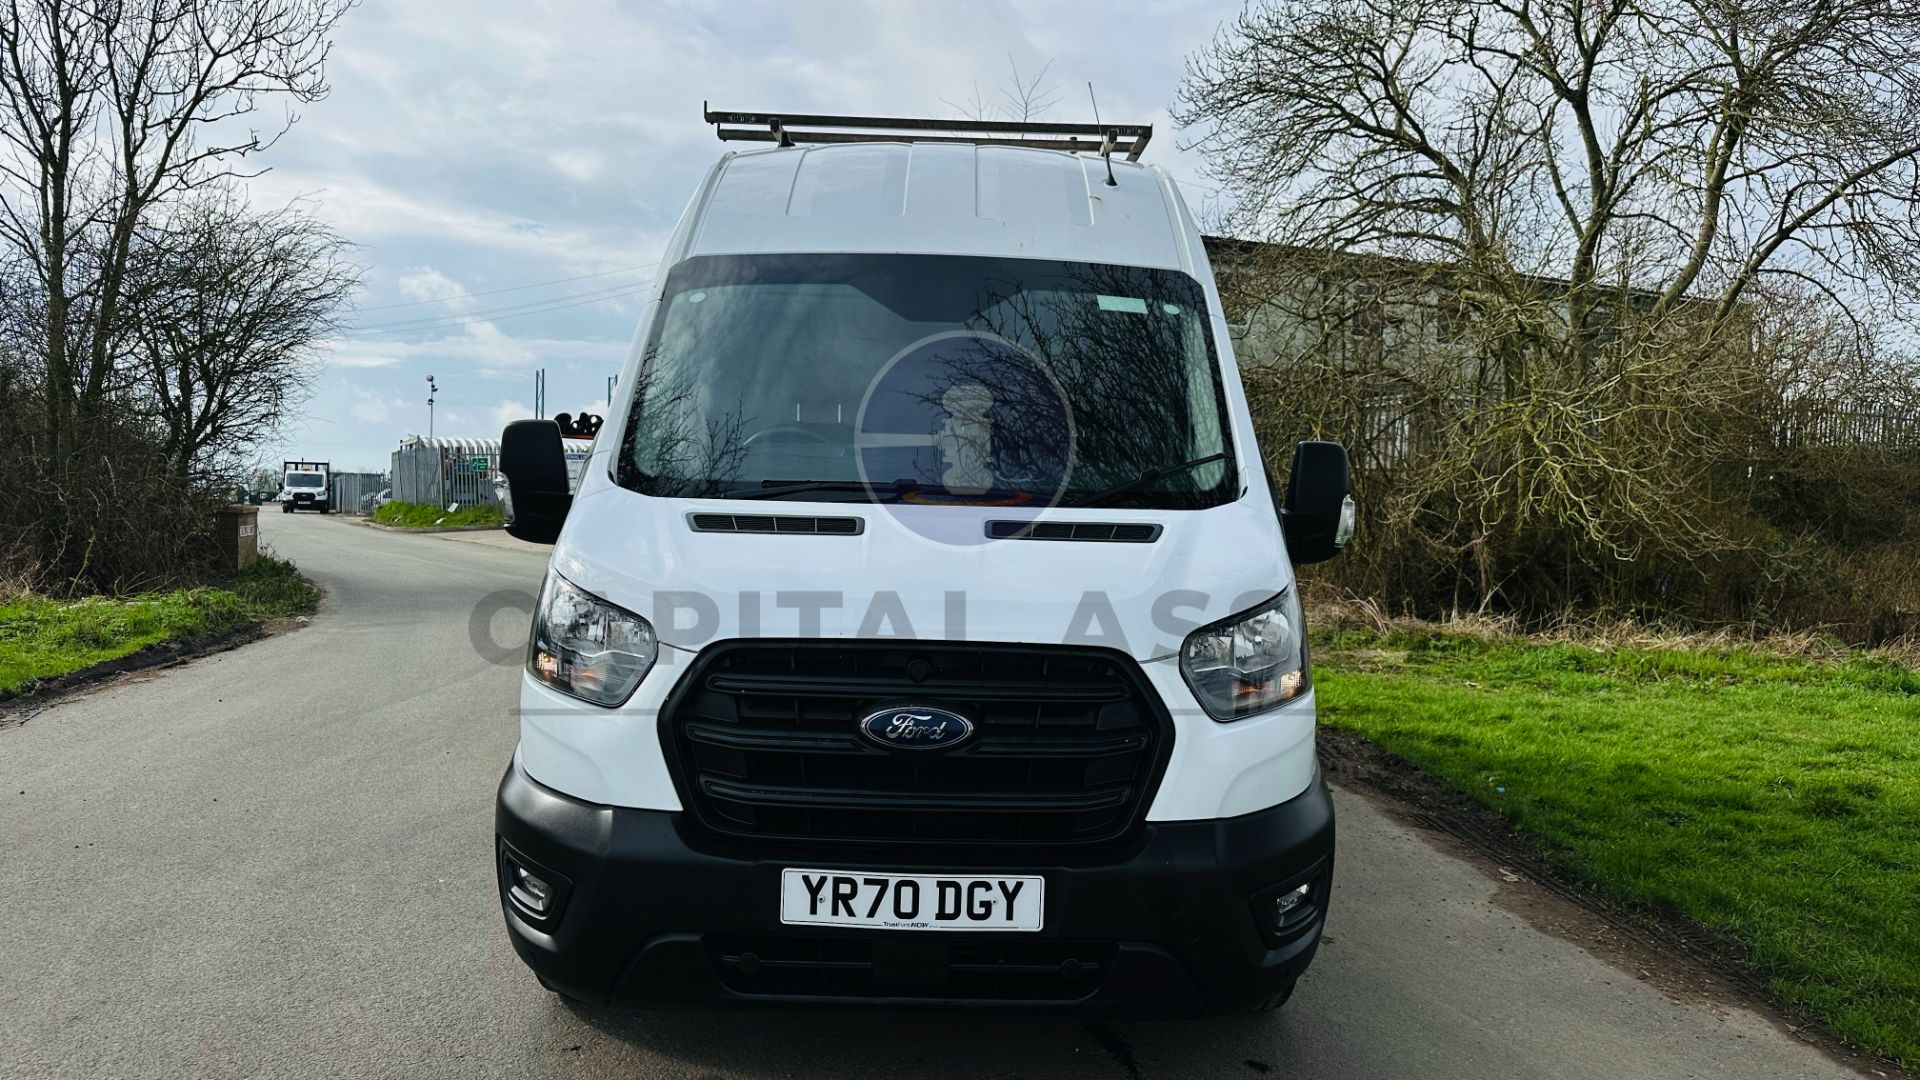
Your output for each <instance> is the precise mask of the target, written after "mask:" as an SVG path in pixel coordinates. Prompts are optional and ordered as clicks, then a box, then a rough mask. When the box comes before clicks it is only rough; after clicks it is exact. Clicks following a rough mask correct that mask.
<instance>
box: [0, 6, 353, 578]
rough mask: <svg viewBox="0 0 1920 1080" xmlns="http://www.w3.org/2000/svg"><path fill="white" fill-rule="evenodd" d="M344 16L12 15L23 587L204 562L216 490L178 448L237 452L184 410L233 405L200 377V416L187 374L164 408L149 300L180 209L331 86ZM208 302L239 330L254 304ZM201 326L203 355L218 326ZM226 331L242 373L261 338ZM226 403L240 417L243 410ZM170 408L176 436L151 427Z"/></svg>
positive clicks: (2, 342)
mask: <svg viewBox="0 0 1920 1080" xmlns="http://www.w3.org/2000/svg"><path fill="white" fill-rule="evenodd" d="M351 3H352V0H0V278H4V281H5V286H6V291H7V293H8V296H7V297H6V299H5V302H4V303H0V351H5V352H7V353H10V354H11V355H10V357H9V361H8V367H9V371H10V372H11V374H9V376H8V378H9V380H10V383H9V386H8V387H6V388H5V389H6V391H7V392H6V393H4V394H0V428H4V429H5V437H4V439H0V442H4V444H5V449H6V450H7V451H8V456H7V460H8V461H9V468H8V469H7V470H5V472H4V473H3V474H0V558H8V559H10V560H11V561H13V562H15V563H17V564H19V566H21V567H24V570H22V571H21V573H22V575H24V576H25V577H28V578H34V579H38V580H39V581H41V582H43V583H48V584H57V585H58V586H59V587H62V588H67V587H92V588H102V589H116V588H128V587H147V586H151V585H152V584H154V583H157V582H164V581H181V580H193V579H194V578H195V577H196V576H197V575H200V574H202V573H204V572H205V571H206V569H207V568H208V567H209V566H210V565H211V557H210V553H211V551H212V545H211V542H210V540H209V538H208V536H207V530H208V526H209V525H210V522H211V513H210V511H211V508H212V505H213V503H214V501H215V500H216V499H217V498H218V497H220V496H221V493H220V492H218V491H216V490H213V488H212V487H211V486H210V485H208V484H206V483H204V482H198V481H192V479H191V478H188V477H183V476H182V475H181V473H182V470H180V469H179V468H177V467H176V466H177V461H178V460H179V456H178V455H179V446H180V445H190V444H196V443H197V444H198V446H199V448H200V449H199V450H197V451H196V450H192V449H189V450H187V451H186V455H187V457H188V458H191V457H192V456H193V455H194V454H195V453H201V454H204V453H206V452H207V451H208V450H209V449H210V448H213V447H216V446H219V445H220V440H221V439H222V438H223V437H227V436H226V435H223V434H222V433H220V432H217V431H215V430H214V429H222V430H226V429H225V428H224V425H225V420H223V419H216V420H213V421H211V422H195V421H193V420H191V419H190V416H191V414H192V413H193V412H195V411H197V410H199V409H200V408H201V407H202V406H204V405H205V404H207V403H210V402H214V401H217V400H220V399H221V396H222V394H223V393H228V391H223V390H222V389H221V388H219V387H217V386H212V385H207V384H205V383H199V384H196V385H193V386H192V387H191V390H192V393H191V400H190V401H187V400H184V399H182V398H181V396H180V395H179V394H178V393H177V388H178V387H179V385H180V384H179V383H178V381H177V380H175V381H170V382H168V383H167V384H166V389H165V393H164V394H163V393H162V389H163V388H162V385H161V384H160V383H158V382H156V380H154V379H152V378H150V377H149V376H150V374H151V373H152V371H153V365H152V364H151V363H150V362H149V361H152V360H153V359H154V358H155V357H156V355H158V354H157V353H156V350H155V346H156V345H157V344H158V343H159V341H160V335H161V334H162V332H163V331H167V330H168V329H169V328H165V327H160V326H153V325H147V324H144V323H143V322H142V320H141V315H142V312H140V311H138V310H137V308H136V304H135V301H136V297H137V296H138V294H140V292H141V290H142V289H145V288H147V287H149V286H151V285H153V284H154V281H155V279H152V278H151V277H149V276H145V271H147V270H152V269H155V268H156V267H158V266H159V265H161V264H162V262H163V260H160V259H158V258H157V256H156V252H158V251H161V250H164V245H162V246H161V247H155V246H154V245H155V244H156V238H159V237H162V236H164V235H165V234H166V233H167V230H168V229H169V227H170V226H173V225H177V224H179V223H181V222H183V221H185V220H186V218H185V217H183V216H180V215H181V211H182V207H184V206H185V205H187V204H188V203H189V202H190V201H191V200H192V198H193V197H194V195H195V193H196V192H201V191H205V190H211V189H214V188H217V187H219V186H220V185H222V184H223V183H225V182H227V181H230V180H233V179H235V178H238V177H242V176H245V175H250V174H251V173H252V172H255V171H257V169H256V167H255V166H254V165H253V158H254V156H255V155H256V154H258V153H259V152H260V151H262V150H265V149H267V148H268V147H270V146H271V145H272V144H273V143H274V142H275V141H276V140H277V139H278V138H279V137H280V136H281V135H282V134H284V133H285V132H286V131H287V130H288V128H289V127H290V126H291V125H292V124H293V123H294V121H295V119H296V117H295V115H294V113H293V111H292V110H293V109H294V107H296V106H297V105H299V104H300V103H304V102H309V101H314V100H317V99H319V98H320V97H322V96H323V95H324V94H325V93H326V91H327V84H326V81H325V77H324V67H325V62H326V58H327V52H328V47H329V38H330V35H331V33H332V31H333V28H334V26H335V25H336V23H337V22H338V20H339V19H340V18H341V17H342V15H343V14H344V12H345V10H346V9H347V8H348V7H350V6H351ZM280 225H281V227H282V228H283V229H286V230H288V231H284V232H282V234H281V239H282V240H284V241H288V242H291V243H293V244H294V246H295V247H298V246H299V244H300V243H302V242H304V243H306V244H307V247H306V250H305V251H304V252H302V253H301V254H302V255H303V256H304V255H313V254H325V252H324V251H322V250H321V249H322V248H324V247H325V244H324V241H322V240H320V239H319V237H318V236H317V235H316V234H311V233H308V234H305V236H306V240H305V241H300V240H299V239H298V237H299V236H300V235H301V234H300V230H299V229H297V228H293V227H292V223H290V222H285V221H283V222H281V223H280ZM269 231H270V232H271V229H269ZM258 238H259V235H258V234H256V235H255V239H258ZM236 242H238V241H236ZM228 254H231V252H228ZM176 269H177V267H176ZM317 273H318V274H319V279H318V280H320V281H325V280H327V279H328V275H329V274H330V273H331V271H330V270H327V269H324V268H323V269H321V270H319V271H317ZM313 282H314V279H309V280H308V284H309V285H312V284H313ZM203 284H208V283H205V282H203ZM321 288H322V291H325V288H326V286H324V285H323V286H322V287H321ZM158 295H159V294H158V293H156V294H155V297H157V296H158ZM173 295H174V298H175V300H176V301H178V300H179V297H180V295H181V294H180V293H178V292H175V293H174V294H173ZM149 299H154V297H149ZM202 300H203V302H204V303H205V304H206V305H207V307H206V310H207V311H208V312H209V313H211V312H213V311H215V310H217V309H218V308H220V307H221V306H223V305H224V306H225V307H226V309H227V314H229V315H231V316H233V317H235V318H242V317H243V316H244V315H245V313H246V312H245V310H244V309H246V308H247V306H248V305H247V304H246V303H237V302H236V301H235V299H234V298H233V297H232V296H231V295H228V296H227V297H225V298H222V297H219V296H217V295H209V296H207V297H204V298H202ZM156 302H157V301H156ZM146 314H149V315H151V314H153V312H151V311H149V312H147V313H146ZM254 314H258V312H257V311H255V312H254ZM319 325H324V322H322V323H321V324H319ZM283 329H284V327H283ZM192 332H193V333H196V334H198V335H200V336H201V338H202V341H201V342H200V344H201V345H203V346H204V345H205V344H206V343H207V340H208V339H209V335H212V334H214V333H215V332H216V331H215V328H214V327H213V326H212V325H211V323H210V322H209V323H207V324H205V325H203V326H201V327H199V328H198V329H197V330H194V331H192ZM218 332H219V333H222V334H225V335H228V336H229V341H228V343H227V344H228V346H229V348H228V351H227V352H226V356H227V357H228V358H229V359H233V358H234V356H235V355H236V354H235V353H234V352H233V351H232V349H231V346H234V345H236V344H237V343H239V342H242V341H246V342H249V343H250V344H249V346H248V347H249V348H254V349H258V348H260V347H261V337H260V334H261V332H262V331H261V330H260V329H259V328H255V329H253V330H249V329H248V328H247V327H246V326H244V325H240V324H236V325H232V326H228V327H226V328H224V329H222V330H219V331H218ZM299 351H300V347H299V346H294V347H291V348H290V349H289V350H287V351H284V352H283V353H282V355H283V356H286V357H291V356H294V355H297V354H298V352H299ZM177 359H179V358H176V360H177ZM185 371H186V368H184V367H181V366H180V365H178V363H176V366H175V368H174V369H172V372H171V373H172V374H174V375H179V374H181V373H183V372H185ZM205 377H206V373H205V372H204V370H202V371H194V372H192V373H190V375H189V381H190V382H191V381H192V380H196V379H204V378H205ZM291 389H292V393H293V395H294V396H296V397H297V395H298V384H297V382H296V384H295V385H294V387H292V388H291ZM169 399H171V403H170V402H169ZM225 407H226V408H228V409H229V415H237V414H233V413H232V412H231V410H232V409H233V408H235V405H234V399H233V398H231V397H228V398H227V399H226V406H225ZM170 411H171V412H174V413H177V414H178V416H177V417H176V419H180V420H181V421H182V423H181V427H180V429H179V431H178V432H177V433H176V434H177V436H178V437H177V438H176V437H175V435H170V434H168V433H167V432H166V430H165V429H166V428H167V426H168V425H167V424H166V423H159V424H157V425H156V418H157V417H166V416H167V414H168V413H169V412H170ZM242 426H247V425H245V424H243V425H242ZM156 427H158V428H159V429H160V430H159V431H156ZM196 428H197V429H199V430H197V431H196V430H195V429H196ZM16 462H17V463H18V467H15V465H14V463H16ZM190 481H191V482H190ZM19 553H25V554H19ZM5 569H7V568H4V567H0V571H4V570H5Z"/></svg>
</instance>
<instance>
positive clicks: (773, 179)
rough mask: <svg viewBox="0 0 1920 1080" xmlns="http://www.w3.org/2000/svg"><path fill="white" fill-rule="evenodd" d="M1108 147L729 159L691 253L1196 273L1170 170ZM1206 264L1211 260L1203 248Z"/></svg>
mask: <svg viewBox="0 0 1920 1080" xmlns="http://www.w3.org/2000/svg"><path fill="white" fill-rule="evenodd" d="M1112 165H1113V175H1114V179H1115V181H1116V184H1115V185H1114V186H1108V185H1107V182H1106V178H1107V173H1106V164H1105V163H1103V162H1102V160H1101V158H1100V156H1099V155H1098V154H1074V153H1068V152H1065V151H1057V150H1035V149H1028V148H1024V147H1012V146H975V145H968V144H954V143H916V142H861V143H849V144H830V145H824V146H800V147H784V148H772V149H767V150H755V151H748V152H745V153H737V154H729V155H727V156H726V157H723V158H722V159H721V160H720V162H719V164H718V165H716V166H715V167H714V173H713V175H712V176H711V177H710V179H709V181H708V185H707V189H706V191H705V195H704V201H703V205H702V206H701V207H700V210H699V213H698V217H697V222H696V225H695V227H694V229H693V232H692V235H691V236H690V238H689V243H688V248H687V251H686V254H687V255H690V256H692V255H714V254H734V255H737V254H758V253H794V252H915V253H931V254H953V255H989V256H1015V257H1022V258H1036V259H1060V260H1072V261H1079V262H1099V263H1114V264H1119V265H1126V266H1153V267H1165V268H1170V269H1178V270H1185V271H1187V272H1189V273H1192V272H1194V259H1195V255H1194V253H1193V251H1192V250H1191V246H1190V238H1189V236H1188V235H1187V234H1188V233H1189V232H1191V231H1192V226H1191V225H1190V224H1187V222H1188V220H1189V219H1188V218H1187V215H1186V212H1185V207H1184V206H1183V205H1182V204H1181V203H1180V201H1179V196H1178V194H1177V193H1176V191H1175V190H1174V187H1173V184H1172V182H1171V181H1170V180H1169V179H1168V177H1167V175H1166V173H1165V172H1164V171H1163V170H1161V169H1159V168H1156V167H1154V166H1150V165H1141V164H1139V163H1136V162H1130V161H1122V160H1117V159H1116V160H1114V161H1113V162H1112ZM1201 257H1202V258H1203V257H1204V256H1201Z"/></svg>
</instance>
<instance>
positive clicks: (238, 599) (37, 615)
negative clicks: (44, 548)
mask: <svg viewBox="0 0 1920 1080" xmlns="http://www.w3.org/2000/svg"><path fill="white" fill-rule="evenodd" d="M319 596H320V594H319V590H317V589H316V588H315V587H314V585H313V583H312V582H310V581H308V580H307V579H306V578H304V577H301V576H300V572H299V571H298V570H296V569H294V566H293V564H292V563H289V562H286V561H284V560H281V559H276V558H273V557H271V556H264V555H263V556H261V558H260V559H259V560H258V561H257V562H255V563H254V564H253V565H252V566H249V567H248V568H247V569H245V570H243V571H241V572H240V573H238V574H236V575H234V577H233V578H232V579H231V580H230V581H228V582H226V583H225V584H224V585H221V586H218V587H212V588H198V589H173V590H170V591H166V592H153V593H143V594H140V595H138V596H130V597H122V598H112V597H99V596H95V597H87V598H85V599H81V600H57V599H54V598H52V597H47V596H40V595H37V594H32V593H29V594H26V595H22V596H15V597H13V598H11V599H6V600H0V696H5V695H8V694H11V693H13V692H15V691H18V690H20V689H22V688H23V687H25V686H27V684H29V683H31V682H32V681H34V680H36V679H44V678H51V677H53V676H56V675H67V674H71V673H72V672H75V671H79V670H80V669H82V668H86V667H90V666H92V665H94V664H98V663H102V662H104V661H107V660H115V659H118V658H120V657H122V656H126V655H127V654H129V653H133V652H136V651H138V650H140V649H143V648H145V647H147V646H148V645H154V644H158V643H159V642H162V641H171V640H175V639H179V638H194V637H206V636H209V635H215V634H221V633H226V632H228V631H231V630H236V629H239V628H240V627H242V626H246V625H248V624H251V623H256V622H261V621H264V620H267V619H274V618H280V617H282V616H286V615H297V614H302V613H305V612H309V611H312V610H313V609H314V607H315V605H316V604H317V603H318V602H319Z"/></svg>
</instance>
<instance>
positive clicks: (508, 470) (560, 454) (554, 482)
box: [500, 420, 573, 544]
mask: <svg viewBox="0 0 1920 1080" xmlns="http://www.w3.org/2000/svg"><path fill="white" fill-rule="evenodd" d="M500 472H501V475H503V476H505V477H506V478H507V494H508V497H509V498H511V499H512V500H513V520H512V521H511V522H508V524H507V535H509V536H512V537H514V538H516V539H519V540H525V541H528V542H529V543H535V544H551V543H553V542H554V541H555V540H557V539H559V538H560V525H561V523H562V522H564V521H566V519H567V511H568V510H570V509H572V508H573V493H572V492H570V491H569V490H567V489H568V483H567V455H566V452H565V451H564V450H562V449H561V446H560V425H558V424H556V423H554V422H553V421H551V420H515V421H514V422H513V423H511V424H508V425H507V429H506V430H505V431H503V432H501V433H500Z"/></svg>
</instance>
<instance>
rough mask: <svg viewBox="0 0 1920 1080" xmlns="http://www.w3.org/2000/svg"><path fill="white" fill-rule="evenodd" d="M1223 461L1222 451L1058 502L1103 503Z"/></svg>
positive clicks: (1065, 503) (1224, 457) (1075, 504)
mask: <svg viewBox="0 0 1920 1080" xmlns="http://www.w3.org/2000/svg"><path fill="white" fill-rule="evenodd" d="M1225 460H1227V452H1226V451H1225V450H1222V451H1220V452H1219V453H1217V454H1208V455H1207V456H1206V457H1197V458H1194V459H1193V460H1192V461H1183V462H1181V463H1180V464H1178V465H1169V466H1167V467H1166V468H1164V469H1155V470H1154V471H1152V472H1150V473H1147V474H1146V475H1144V476H1136V477H1134V478H1133V479H1131V480H1128V481H1126V482H1125V483H1120V484H1115V485H1113V486H1112V487H1110V488H1107V489H1106V490H1104V491H1096V492H1094V493H1093V494H1091V495H1069V496H1068V497H1067V498H1065V499H1062V500H1060V501H1061V503H1062V504H1064V505H1069V506H1081V505H1085V504H1087V503H1097V502H1105V501H1106V500H1108V499H1111V498H1113V497H1114V496H1115V495H1125V494H1126V493H1127V492H1129V491H1132V490H1134V489H1135V488H1143V487H1146V486H1147V485H1148V484H1151V483H1153V482H1154V481H1155V480H1164V479H1166V478H1167V477H1169V476H1179V475H1180V474H1181V473H1184V472H1191V471H1193V470H1194V469H1197V468H1199V467H1200V466H1202V465H1211V464H1213V463H1214V462H1216V461H1225Z"/></svg>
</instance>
